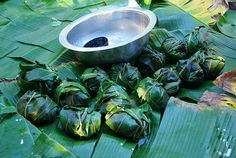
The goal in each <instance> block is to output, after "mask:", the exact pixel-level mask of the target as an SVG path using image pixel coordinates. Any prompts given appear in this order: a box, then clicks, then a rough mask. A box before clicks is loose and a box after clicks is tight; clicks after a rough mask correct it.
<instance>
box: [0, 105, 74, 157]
mask: <svg viewBox="0 0 236 158" xmlns="http://www.w3.org/2000/svg"><path fill="white" fill-rule="evenodd" d="M13 129H14V130H13ZM0 136H1V141H0V145H1V149H0V156H1V157H19V158H21V157H22V158H23V157H35V156H42V157H44V156H46V155H47V156H50V157H61V156H63V157H75V156H74V155H73V154H72V153H70V152H69V151H68V150H67V149H65V148H64V147H63V146H62V145H61V144H59V143H57V142H56V141H55V140H53V139H52V138H49V137H48V136H47V135H45V134H43V133H41V132H40V131H39V130H38V129H37V128H36V127H35V126H33V125H32V124H30V123H29V122H28V121H27V120H25V119H24V117H22V116H21V115H19V114H18V113H17V112H16V109H15V108H14V107H13V106H4V107H1V108H0ZM9 140H11V141H9ZM6 142H7V143H6Z"/></svg>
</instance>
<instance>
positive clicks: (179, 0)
mask: <svg viewBox="0 0 236 158" xmlns="http://www.w3.org/2000/svg"><path fill="white" fill-rule="evenodd" d="M167 2H168V3H169V4H171V5H174V6H176V7H178V8H180V9H181V10H183V11H185V12H187V13H189V14H190V15H192V16H193V17H194V18H196V19H198V20H199V21H201V22H203V23H205V24H210V23H214V22H215V19H216V18H217V16H219V15H220V14H224V13H225V12H226V11H227V9H228V4H227V2H226V1H225V0H217V1H210V0H204V1H199V0H167Z"/></svg>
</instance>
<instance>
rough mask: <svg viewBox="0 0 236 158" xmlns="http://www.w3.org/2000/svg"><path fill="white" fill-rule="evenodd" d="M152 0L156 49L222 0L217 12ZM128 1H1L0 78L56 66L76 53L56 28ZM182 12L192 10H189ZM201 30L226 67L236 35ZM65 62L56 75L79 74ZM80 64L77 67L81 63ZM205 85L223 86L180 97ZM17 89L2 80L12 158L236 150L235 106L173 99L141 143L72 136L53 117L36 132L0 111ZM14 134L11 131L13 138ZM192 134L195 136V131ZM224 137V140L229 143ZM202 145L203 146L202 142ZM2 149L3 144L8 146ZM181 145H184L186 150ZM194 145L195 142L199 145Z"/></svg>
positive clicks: (1, 119) (204, 18)
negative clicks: (22, 69) (31, 66)
mask: <svg viewBox="0 0 236 158" xmlns="http://www.w3.org/2000/svg"><path fill="white" fill-rule="evenodd" d="M145 2H147V1H145ZM149 2H150V1H149ZM149 2H148V3H147V5H146V6H147V7H150V8H152V9H154V10H153V11H154V12H155V13H156V16H157V18H158V23H157V25H156V28H157V29H156V30H153V32H154V33H153V34H151V41H155V42H156V41H157V42H156V43H155V45H156V46H157V49H158V47H160V44H161V42H163V40H164V39H165V38H166V37H167V36H169V35H172V36H176V37H177V38H182V37H184V36H185V35H186V34H187V33H190V32H191V31H192V30H193V29H194V27H196V26H199V25H204V23H205V24H207V23H209V22H212V18H211V15H214V14H215V13H218V11H219V9H221V6H220V7H217V9H216V10H215V11H213V12H209V13H210V15H209V13H206V10H205V9H206V7H210V5H211V2H210V1H206V2H205V3H203V4H202V5H203V6H200V7H199V8H197V7H195V6H196V5H197V4H199V2H198V1H196V0H194V1H188V2H189V3H182V2H183V1H182V0H180V1H175V2H174V1H171V4H172V5H169V4H166V3H163V2H160V3H158V2H154V1H153V4H155V5H153V4H149ZM186 2H187V1H186ZM128 4H129V1H128V0H118V1H114V0H89V1H80V0H75V1H60V2H59V1H56V0H52V1H37V0H28V1H24V3H23V2H22V1H14V0H10V1H7V2H4V3H0V17H1V18H0V39H1V41H2V42H1V47H0V72H1V73H0V78H14V77H15V76H16V75H17V74H18V72H19V66H18V65H19V63H29V62H34V61H35V60H38V61H40V62H42V63H45V64H49V65H58V64H60V63H61V62H66V61H70V60H71V59H75V58H74V56H73V54H71V53H70V52H69V51H67V50H66V49H64V48H63V47H62V46H61V45H60V44H59V41H58V35H59V32H60V30H61V29H62V28H63V27H64V26H66V25H67V24H68V23H69V22H71V21H73V20H75V19H77V18H78V17H80V16H82V15H85V14H88V13H90V12H92V11H95V10H97V9H101V8H102V7H104V6H106V7H110V6H111V5H113V6H116V7H118V6H126V5H128ZM173 4H174V5H173ZM192 4H194V5H193V6H194V8H193V7H191V5H192ZM156 7H157V8H156ZM155 8H156V9H155ZM222 8H223V10H221V12H222V13H223V12H224V11H225V8H224V6H223V7H222ZM199 10H200V12H199V14H198V11H199ZM186 11H189V12H190V14H189V13H188V12H186ZM203 13H205V14H203ZM196 18H198V19H196ZM202 22H203V23H202ZM159 27H162V28H159ZM222 32H223V31H222ZM206 35H207V36H206V39H207V40H209V41H211V46H212V47H213V48H214V49H216V50H218V51H219V53H220V54H221V55H222V56H224V57H225V59H226V67H225V69H224V71H228V70H232V69H234V68H236V65H235V62H236V47H235V46H236V41H235V40H234V39H232V38H229V37H226V36H224V35H222V34H220V33H218V32H214V31H212V32H211V31H210V32H209V33H207V34H206ZM13 67H14V69H13ZM67 68H68V67H64V66H61V67H59V68H58V71H59V73H60V75H61V76H60V77H61V78H64V79H65V78H67V77H68V76H69V77H70V78H72V79H76V80H77V79H78V77H79V76H77V75H76V72H77V70H78V69H77V68H73V66H71V67H70V68H69V69H70V70H71V69H73V70H72V71H67ZM9 70H11V71H9ZM78 71H80V73H79V74H81V71H82V70H78ZM65 72H66V73H65ZM206 88H208V89H210V90H212V91H220V90H219V89H217V88H216V87H215V86H213V84H212V83H211V81H207V82H204V83H203V84H202V85H201V86H200V87H198V88H196V89H191V90H189V89H182V90H181V92H180V93H179V95H178V96H179V97H183V98H190V99H192V100H195V101H197V100H198V99H199V97H200V96H201V94H202V93H203V92H204V91H205V90H206ZM18 90H19V87H17V86H16V85H15V83H10V86H9V87H8V84H5V83H1V84H0V92H1V93H3V95H4V96H2V95H1V96H0V97H1V98H0V100H1V104H0V108H1V110H0V126H1V127H0V136H1V138H4V139H1V141H0V146H1V147H2V146H4V145H5V144H6V142H9V140H12V141H11V142H10V143H9V144H8V145H7V146H4V147H3V148H2V149H0V156H1V157H3V156H8V155H9V157H11V156H12V155H11V154H12V153H13V157H17V156H19V157H21V156H22V157H25V156H28V157H40V156H45V157H47V156H48V157H49V156H50V157H82V158H83V157H91V156H92V157H127V158H128V157H134V158H135V157H140V158H141V157H168V156H170V157H192V156H193V155H194V156H195V157H197V156H200V157H204V156H205V157H216V156H219V157H220V156H225V157H227V156H228V155H229V156H234V157H235V146H234V144H235V139H234V137H235V131H236V130H235V128H234V127H235V123H234V122H233V121H232V120H233V119H232V118H234V117H235V114H234V113H233V112H228V111H223V112H221V111H219V110H217V109H211V108H210V110H209V109H208V108H207V110H203V111H201V110H199V109H197V108H196V107H195V105H186V106H188V107H187V108H186V107H178V106H176V105H175V104H174V103H173V102H174V100H173V99H172V100H171V101H170V103H169V105H168V107H167V109H166V112H165V114H164V117H163V119H162V122H161V127H160V129H159V123H160V115H159V114H158V113H152V117H151V119H152V124H151V125H152V129H151V136H150V138H149V141H148V142H147V143H146V144H144V145H143V146H141V147H139V146H138V145H137V144H136V143H131V142H127V141H126V139H123V138H119V137H117V136H116V135H115V134H111V133H109V134H108V133H102V135H101V136H100V137H97V138H94V139H91V140H88V141H78V140H74V139H71V138H69V137H68V136H66V135H65V134H64V133H63V132H61V131H60V130H58V129H57V128H56V123H54V124H51V125H48V126H44V127H41V131H39V130H38V129H37V128H36V127H35V126H33V125H32V124H31V123H30V122H28V121H26V120H25V119H24V118H23V117H22V116H20V115H19V114H17V113H16V112H15V111H14V108H13V109H12V108H10V107H8V108H9V112H2V111H4V110H2V107H4V106H5V105H14V104H16V102H17V99H18V98H17V96H12V95H11V93H12V94H17V93H18ZM221 92H222V91H221ZM186 104H187V103H186ZM8 108H7V109H8ZM4 109H5V107H4ZM200 109H201V108H200ZM6 111H8V110H6ZM19 120H20V121H19ZM190 122H191V124H190ZM227 123H228V124H227ZM214 125H215V126H214ZM216 126H217V128H216ZM218 126H219V130H218ZM12 127H14V130H12ZM6 129H7V132H6ZM200 129H202V131H201V130H200ZM9 131H10V132H9ZM22 131H24V132H23V135H21V134H22ZM11 135H14V138H15V139H14V140H13V139H12V136H11ZM192 136H195V137H193V138H192ZM197 136H198V137H197ZM185 137H186V138H185ZM21 138H23V144H24V145H25V148H23V146H22V145H21V143H22V141H21V140H22V139H21ZM187 138H188V139H187ZM218 138H219V140H218ZM226 142H227V143H228V145H227V146H226ZM199 144H200V145H199ZM202 144H204V145H203V146H202ZM229 145H230V146H229ZM6 148H7V150H5V149H6ZM15 148H17V150H15ZM186 148H189V150H188V151H187V152H186ZM195 149H199V152H197V151H198V150H195ZM11 150H12V151H11ZM23 151H25V155H22V154H19V153H21V152H23ZM193 153H194V154H193ZM1 154H2V155H1ZM31 154H32V155H31ZM113 154H114V156H113Z"/></svg>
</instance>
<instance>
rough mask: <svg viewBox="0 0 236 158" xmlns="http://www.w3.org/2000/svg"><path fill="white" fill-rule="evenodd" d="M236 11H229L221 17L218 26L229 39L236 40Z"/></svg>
mask: <svg viewBox="0 0 236 158" xmlns="http://www.w3.org/2000/svg"><path fill="white" fill-rule="evenodd" d="M235 19H236V11H235V10H228V11H227V12H226V13H225V14H224V15H222V16H220V17H219V20H218V22H217V23H216V24H217V27H218V29H219V30H220V31H221V32H222V33H223V34H225V35H227V36H229V37H233V38H236V21H235Z"/></svg>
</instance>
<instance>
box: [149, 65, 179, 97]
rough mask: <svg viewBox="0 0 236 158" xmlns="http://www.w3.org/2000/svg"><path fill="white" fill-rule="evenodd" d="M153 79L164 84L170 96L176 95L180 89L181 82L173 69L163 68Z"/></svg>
mask: <svg viewBox="0 0 236 158" xmlns="http://www.w3.org/2000/svg"><path fill="white" fill-rule="evenodd" d="M153 77H154V79H155V80H156V81H157V82H159V83H161V84H162V86H163V88H164V89H165V90H166V92H167V94H169V95H175V94H176V93H177V92H178V91H179V89H180V83H181V80H180V78H179V75H178V73H177V71H176V70H174V69H173V68H161V69H159V70H158V71H156V72H155V73H154V74H153Z"/></svg>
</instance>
